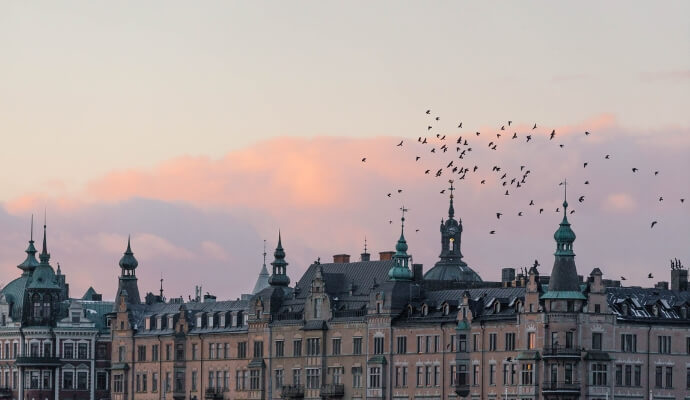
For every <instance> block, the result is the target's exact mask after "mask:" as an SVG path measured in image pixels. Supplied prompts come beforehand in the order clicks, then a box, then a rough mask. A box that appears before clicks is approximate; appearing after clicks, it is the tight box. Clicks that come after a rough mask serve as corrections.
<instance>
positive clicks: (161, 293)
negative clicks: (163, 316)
mask: <svg viewBox="0 0 690 400" xmlns="http://www.w3.org/2000/svg"><path fill="white" fill-rule="evenodd" d="M160 296H161V300H162V299H163V272H162V271H161V289H160Z"/></svg>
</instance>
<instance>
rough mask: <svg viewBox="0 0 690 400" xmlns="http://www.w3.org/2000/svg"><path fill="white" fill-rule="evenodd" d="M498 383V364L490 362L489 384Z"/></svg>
mask: <svg viewBox="0 0 690 400" xmlns="http://www.w3.org/2000/svg"><path fill="white" fill-rule="evenodd" d="M495 384H496V364H489V385H495Z"/></svg>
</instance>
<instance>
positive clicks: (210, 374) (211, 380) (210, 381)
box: [208, 371, 216, 389]
mask: <svg viewBox="0 0 690 400" xmlns="http://www.w3.org/2000/svg"><path fill="white" fill-rule="evenodd" d="M215 383H216V374H215V372H213V371H208V388H209V389H213V388H214V387H215V386H216V385H215Z"/></svg>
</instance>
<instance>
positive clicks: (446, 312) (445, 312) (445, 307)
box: [443, 304, 450, 315]
mask: <svg viewBox="0 0 690 400" xmlns="http://www.w3.org/2000/svg"><path fill="white" fill-rule="evenodd" d="M449 313H450V306H449V305H448V304H444V305H443V315H448V314H449Z"/></svg>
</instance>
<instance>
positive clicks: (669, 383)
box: [666, 367, 673, 389]
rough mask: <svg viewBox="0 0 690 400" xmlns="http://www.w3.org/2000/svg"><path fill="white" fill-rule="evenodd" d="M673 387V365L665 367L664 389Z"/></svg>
mask: <svg viewBox="0 0 690 400" xmlns="http://www.w3.org/2000/svg"><path fill="white" fill-rule="evenodd" d="M672 388H673V367H666V389H672Z"/></svg>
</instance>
